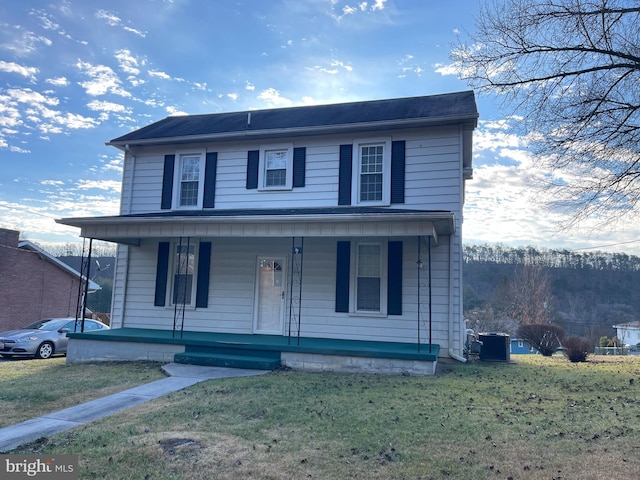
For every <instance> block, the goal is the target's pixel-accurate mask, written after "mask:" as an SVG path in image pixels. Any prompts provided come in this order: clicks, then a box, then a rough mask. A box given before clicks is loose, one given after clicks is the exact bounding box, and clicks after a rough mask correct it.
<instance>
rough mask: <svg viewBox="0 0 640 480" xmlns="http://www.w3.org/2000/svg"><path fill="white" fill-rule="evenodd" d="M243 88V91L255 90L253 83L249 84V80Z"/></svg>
mask: <svg viewBox="0 0 640 480" xmlns="http://www.w3.org/2000/svg"><path fill="white" fill-rule="evenodd" d="M244 88H245V90H251V91H253V90H255V89H256V86H255V85H254V84H253V83H251V82H250V81H249V80H247V83H246V85H245V87H244Z"/></svg>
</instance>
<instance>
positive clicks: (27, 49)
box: [0, 26, 52, 57]
mask: <svg viewBox="0 0 640 480" xmlns="http://www.w3.org/2000/svg"><path fill="white" fill-rule="evenodd" d="M16 29H17V30H18V31H19V32H20V34H19V35H17V36H15V37H14V38H13V40H12V41H11V42H8V43H3V44H0V48H2V49H4V50H8V51H10V52H13V53H14V54H16V55H17V56H20V57H23V56H27V55H30V54H32V53H34V52H35V51H36V50H37V49H38V47H39V46H40V45H41V44H42V45H45V46H47V47H48V46H51V44H52V42H51V40H49V39H48V38H47V37H44V36H42V35H36V34H34V33H33V32H28V31H21V29H22V27H20V26H18V27H16Z"/></svg>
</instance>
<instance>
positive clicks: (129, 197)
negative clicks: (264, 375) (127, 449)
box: [58, 91, 478, 373]
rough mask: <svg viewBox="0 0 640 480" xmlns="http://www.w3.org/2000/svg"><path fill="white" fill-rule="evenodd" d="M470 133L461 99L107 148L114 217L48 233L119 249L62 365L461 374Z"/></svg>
mask: <svg viewBox="0 0 640 480" xmlns="http://www.w3.org/2000/svg"><path fill="white" fill-rule="evenodd" d="M477 118H478V112H477V109H476V104H475V98H474V94H473V92H470V91H466V92H458V93H451V94H444V95H433V96H424V97H412V98H399V99H387V100H376V101H369V102H355V103H343V104H335V105H316V106H306V107H294V108H284V109H269V110H255V111H246V112H232V113H217V114H209V115H188V116H173V117H168V118H166V119H164V120H160V121H158V122H156V123H153V124H151V125H148V126H146V127H143V128H141V129H139V130H136V131H134V132H131V133H128V134H126V135H124V136H122V137H119V138H116V139H114V140H111V141H110V142H109V143H108V144H109V145H112V146H114V147H117V148H118V149H120V150H121V151H122V152H123V155H124V169H123V183H122V185H123V188H122V198H121V207H120V214H119V215H117V216H109V217H87V218H66V219H61V220H58V221H59V222H60V223H63V224H66V225H71V226H75V227H79V228H80V229H81V232H80V234H81V236H83V237H85V238H92V239H99V240H103V241H107V242H113V243H117V244H118V252H117V260H116V272H115V277H114V296H113V302H112V309H111V326H112V330H110V331H109V334H108V335H89V334H78V335H76V334H74V335H75V338H74V335H72V341H71V342H70V346H69V353H68V357H67V358H68V360H69V361H82V360H93V359H125V358H127V359H139V358H147V359H155V360H167V361H179V362H184V363H205V364H220V365H229V366H233V365H251V364H250V363H248V360H249V358H248V357H251V356H258V357H260V358H259V359H258V360H256V363H255V364H261V365H264V366H269V365H272V366H277V365H281V364H282V365H286V366H289V367H293V368H303V369H306V370H366V371H390V372H392V371H395V372H402V371H409V372H412V371H416V372H418V373H433V371H434V369H435V365H436V361H437V359H438V357H453V358H456V359H458V360H464V358H463V357H462V355H463V343H464V324H463V319H462V278H461V270H462V248H461V243H462V242H461V238H462V206H463V202H464V192H465V182H466V180H468V179H470V178H471V177H472V133H473V130H474V128H475V127H476V125H477ZM256 352H261V353H259V354H258V353H256ZM245 360H247V362H245ZM260 362H262V363H260ZM255 364H254V365H255Z"/></svg>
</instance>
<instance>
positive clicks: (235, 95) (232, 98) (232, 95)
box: [227, 93, 239, 102]
mask: <svg viewBox="0 0 640 480" xmlns="http://www.w3.org/2000/svg"><path fill="white" fill-rule="evenodd" d="M227 97H229V98H230V99H231V100H233V101H234V102H235V101H236V100H238V97H239V95H238V94H237V93H227Z"/></svg>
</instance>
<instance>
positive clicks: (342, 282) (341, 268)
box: [336, 242, 351, 312]
mask: <svg viewBox="0 0 640 480" xmlns="http://www.w3.org/2000/svg"><path fill="white" fill-rule="evenodd" d="M350 269H351V242H338V248H337V251H336V312H348V311H349V271H350Z"/></svg>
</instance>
